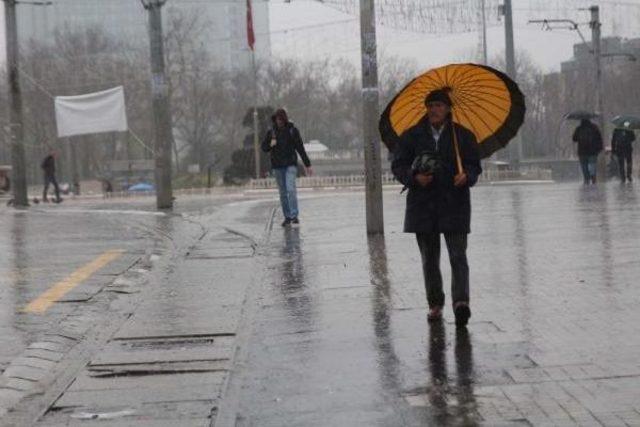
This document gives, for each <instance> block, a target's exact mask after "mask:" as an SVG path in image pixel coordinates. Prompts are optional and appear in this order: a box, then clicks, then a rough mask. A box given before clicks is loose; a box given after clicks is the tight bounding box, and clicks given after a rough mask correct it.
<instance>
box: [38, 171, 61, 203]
mask: <svg viewBox="0 0 640 427" xmlns="http://www.w3.org/2000/svg"><path fill="white" fill-rule="evenodd" d="M49 184H53V189H54V191H55V193H56V201H57V200H60V187H58V181H57V180H56V177H55V176H52V175H45V177H44V190H43V191H42V200H47V192H48V191H49Z"/></svg>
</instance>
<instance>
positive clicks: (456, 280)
mask: <svg viewBox="0 0 640 427" xmlns="http://www.w3.org/2000/svg"><path fill="white" fill-rule="evenodd" d="M425 103H426V106H427V117H426V118H425V119H423V120H422V121H421V122H420V123H418V124H417V125H416V126H415V127H414V128H413V129H411V130H409V131H407V132H406V133H405V134H404V135H403V137H402V138H401V140H400V143H399V144H398V146H397V147H396V149H395V151H394V159H393V162H392V170H393V173H394V175H395V177H396V178H397V179H398V180H399V181H400V182H401V183H402V184H404V185H405V186H406V188H408V189H409V193H408V195H407V208H406V213H405V222H404V231H405V232H407V233H415V234H416V238H417V240H418V247H419V249H420V254H421V257H422V267H423V273H424V281H425V287H426V291H427V301H428V304H429V314H428V320H429V321H430V322H432V321H439V320H441V319H442V309H443V307H444V301H445V295H444V292H443V289H442V274H441V272H440V243H441V242H440V240H441V238H440V235H441V234H443V235H444V239H445V242H446V244H447V249H448V252H449V261H450V263H451V270H452V274H451V276H452V281H451V294H452V295H451V298H452V302H453V310H454V314H455V317H456V325H457V326H459V327H464V326H466V325H467V322H468V320H469V317H471V310H470V308H469V264H468V262H467V236H468V234H469V233H470V232H471V228H470V225H471V198H470V191H469V188H470V187H473V186H474V185H475V183H476V182H477V180H478V177H479V176H480V174H481V173H482V168H481V166H480V157H479V153H478V144H477V142H476V137H475V136H474V134H473V133H472V132H471V131H469V130H468V129H466V128H464V127H462V126H460V125H459V124H457V123H454V122H453V121H452V117H451V107H452V105H453V104H452V101H451V98H450V97H449V94H448V93H447V92H446V91H444V90H436V91H433V92H431V93H430V94H429V95H428V96H427V99H426V101H425ZM454 132H455V140H457V144H458V147H459V153H460V157H461V163H462V166H463V170H462V171H460V170H458V167H457V164H456V163H457V155H456V149H455V145H454V144H455V142H454Z"/></svg>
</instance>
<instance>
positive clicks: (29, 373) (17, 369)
mask: <svg viewBox="0 0 640 427" xmlns="http://www.w3.org/2000/svg"><path fill="white" fill-rule="evenodd" d="M47 374H48V372H47V371H46V370H43V369H38V368H32V367H30V366H17V365H11V366H9V367H8V368H7V369H6V370H5V371H4V372H3V374H2V375H3V376H5V377H9V378H22V379H25V380H31V381H40V380H42V379H43V378H45V377H46V376H47Z"/></svg>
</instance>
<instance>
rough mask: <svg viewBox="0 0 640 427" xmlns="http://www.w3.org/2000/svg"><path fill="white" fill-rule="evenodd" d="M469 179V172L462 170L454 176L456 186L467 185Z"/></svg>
mask: <svg viewBox="0 0 640 427" xmlns="http://www.w3.org/2000/svg"><path fill="white" fill-rule="evenodd" d="M468 181H469V179H468V178H467V174H466V173H464V172H462V173H459V174H458V175H456V176H455V177H454V178H453V185H455V186H456V187H464V186H465V185H467V182H468Z"/></svg>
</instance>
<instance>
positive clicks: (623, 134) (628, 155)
mask: <svg viewBox="0 0 640 427" xmlns="http://www.w3.org/2000/svg"><path fill="white" fill-rule="evenodd" d="M635 140H636V135H635V133H634V132H633V131H631V130H628V129H616V130H614V131H613V136H612V138H611V152H612V153H613V154H614V155H615V156H616V157H617V158H618V172H619V173H620V180H621V181H622V183H623V184H624V182H625V181H629V182H632V181H633V176H632V175H633V145H632V143H633V141H635Z"/></svg>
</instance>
